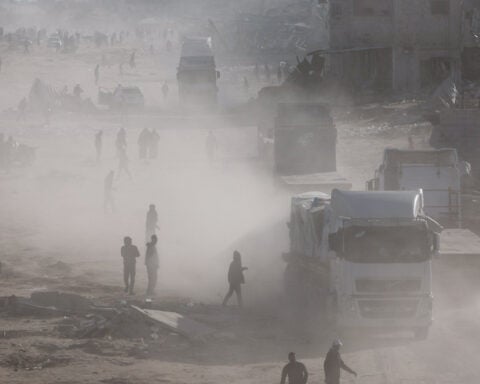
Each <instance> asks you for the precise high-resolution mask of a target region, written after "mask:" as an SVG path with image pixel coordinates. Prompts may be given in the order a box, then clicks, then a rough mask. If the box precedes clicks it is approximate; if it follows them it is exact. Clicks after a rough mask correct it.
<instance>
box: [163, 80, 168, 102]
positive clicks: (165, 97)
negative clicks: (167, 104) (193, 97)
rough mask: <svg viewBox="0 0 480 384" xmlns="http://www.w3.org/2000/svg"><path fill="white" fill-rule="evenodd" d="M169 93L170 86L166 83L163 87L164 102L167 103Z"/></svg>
mask: <svg viewBox="0 0 480 384" xmlns="http://www.w3.org/2000/svg"><path fill="white" fill-rule="evenodd" d="M168 91H169V88H168V84H167V82H166V81H165V82H164V83H163V85H162V93H163V100H165V101H167V98H168Z"/></svg>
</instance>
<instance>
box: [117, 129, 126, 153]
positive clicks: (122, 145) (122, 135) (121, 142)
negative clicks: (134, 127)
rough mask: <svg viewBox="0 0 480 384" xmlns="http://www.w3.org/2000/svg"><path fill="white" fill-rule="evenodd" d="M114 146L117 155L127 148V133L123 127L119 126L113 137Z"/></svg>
mask: <svg viewBox="0 0 480 384" xmlns="http://www.w3.org/2000/svg"><path fill="white" fill-rule="evenodd" d="M115 148H116V149H117V156H118V157H120V153H121V152H124V151H125V150H126V149H127V133H126V132H125V128H123V127H122V128H120V129H119V130H118V133H117V138H116V139H115Z"/></svg>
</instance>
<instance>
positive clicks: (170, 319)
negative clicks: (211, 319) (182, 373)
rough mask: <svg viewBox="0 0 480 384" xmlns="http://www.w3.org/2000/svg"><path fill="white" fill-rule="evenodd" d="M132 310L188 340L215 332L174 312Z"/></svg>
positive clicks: (136, 308)
mask: <svg viewBox="0 0 480 384" xmlns="http://www.w3.org/2000/svg"><path fill="white" fill-rule="evenodd" d="M132 308H133V309H135V310H136V311H138V312H139V313H141V314H143V315H144V316H146V317H147V318H148V319H150V320H152V321H154V322H156V323H159V324H161V325H163V326H165V327H167V328H168V329H170V330H172V331H173V332H176V333H178V334H180V335H182V336H185V337H187V338H189V339H193V340H195V339H196V340H198V339H203V338H205V337H206V336H210V335H212V334H213V333H214V332H215V330H214V329H213V328H210V327H208V326H207V325H204V324H202V323H199V322H198V321H195V320H192V319H190V318H188V317H185V316H183V315H181V314H179V313H176V312H165V311H158V310H153V309H141V308H139V307H136V306H132Z"/></svg>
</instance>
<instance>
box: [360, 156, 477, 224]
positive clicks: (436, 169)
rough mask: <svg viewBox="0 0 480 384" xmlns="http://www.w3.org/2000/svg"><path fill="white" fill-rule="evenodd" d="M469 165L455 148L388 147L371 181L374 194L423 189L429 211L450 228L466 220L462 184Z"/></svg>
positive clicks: (430, 214)
mask: <svg viewBox="0 0 480 384" xmlns="http://www.w3.org/2000/svg"><path fill="white" fill-rule="evenodd" d="M468 173H469V165H468V164H467V163H465V162H463V161H460V160H459V159H458V156H457V151H456V150H455V149H451V148H445V149H437V150H434V149H427V150H400V149H391V148H387V149H385V151H384V155H383V163H382V164H381V165H380V167H379V168H378V169H377V170H376V172H375V178H374V179H372V180H370V181H368V182H367V189H368V190H374V191H403V190H414V189H419V188H421V189H422V190H423V194H424V199H425V206H424V210H425V212H426V213H427V214H428V215H429V216H431V217H433V218H434V219H435V220H437V221H439V222H440V223H442V224H443V225H445V226H447V227H459V226H461V221H462V210H461V205H462V183H463V181H464V178H465V176H466V175H468Z"/></svg>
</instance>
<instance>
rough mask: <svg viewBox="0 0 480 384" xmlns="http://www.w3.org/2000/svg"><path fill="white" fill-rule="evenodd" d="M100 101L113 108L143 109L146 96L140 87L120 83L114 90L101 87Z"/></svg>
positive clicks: (99, 92)
mask: <svg viewBox="0 0 480 384" xmlns="http://www.w3.org/2000/svg"><path fill="white" fill-rule="evenodd" d="M98 103H99V104H101V105H106V106H108V107H109V108H111V109H122V108H126V109H134V110H135V109H143V108H144V107H145V98H144V97H143V93H142V91H141V90H140V88H138V87H136V86H122V85H118V86H117V87H116V88H115V89H114V90H113V91H109V90H106V89H103V88H100V89H99V91H98Z"/></svg>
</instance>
